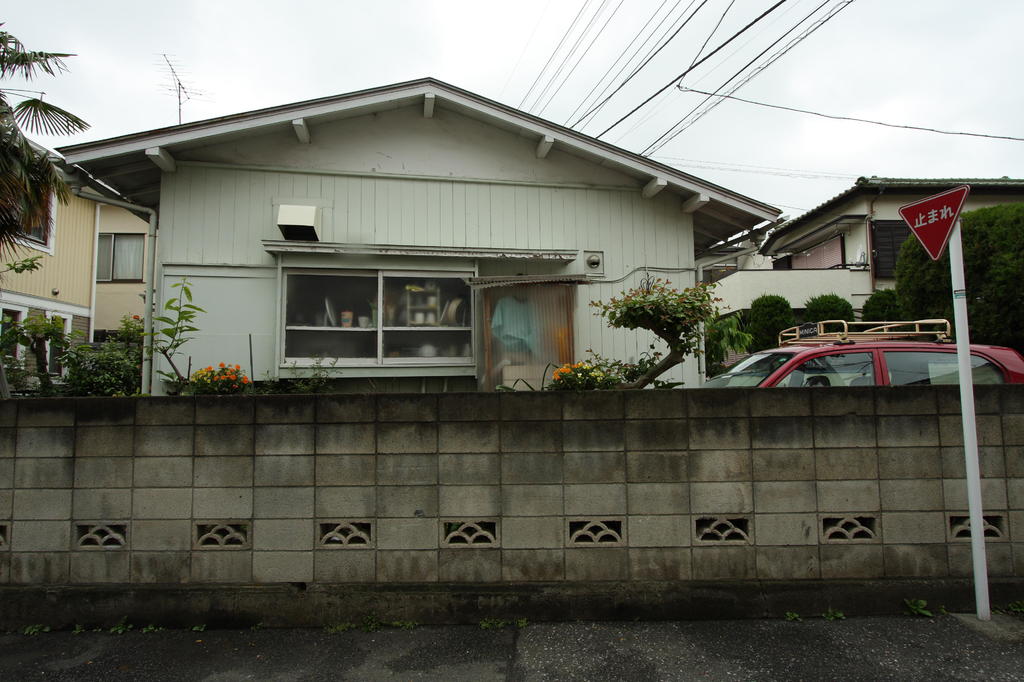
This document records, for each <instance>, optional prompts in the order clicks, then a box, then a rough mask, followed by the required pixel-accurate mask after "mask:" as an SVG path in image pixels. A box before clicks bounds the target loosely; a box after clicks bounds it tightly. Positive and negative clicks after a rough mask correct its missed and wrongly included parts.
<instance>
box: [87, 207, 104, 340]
mask: <svg viewBox="0 0 1024 682" xmlns="http://www.w3.org/2000/svg"><path fill="white" fill-rule="evenodd" d="M101 208H102V207H101V206H100V205H99V203H97V204H96V218H95V221H94V223H95V226H94V227H93V235H92V281H91V282H90V287H89V291H90V292H91V293H90V296H89V343H92V342H93V341H95V340H96V267H97V263H96V260H97V258H98V257H99V254H100V209H101Z"/></svg>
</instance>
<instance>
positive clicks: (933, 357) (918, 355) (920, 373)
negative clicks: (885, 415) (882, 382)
mask: <svg viewBox="0 0 1024 682" xmlns="http://www.w3.org/2000/svg"><path fill="white" fill-rule="evenodd" d="M885 364H886V365H887V366H888V368H889V383H890V384H891V385H893V386H928V385H937V384H958V383H960V382H959V372H958V369H957V358H956V353H940V352H938V351H886V352H885ZM971 373H972V375H973V378H974V383H976V384H1001V383H1003V382H1004V379H1003V373H1002V371H1001V370H1000V369H999V368H998V367H996V366H995V365H994V364H992V363H991V362H989V361H988V360H986V359H985V358H983V357H981V356H978V355H972V356H971Z"/></svg>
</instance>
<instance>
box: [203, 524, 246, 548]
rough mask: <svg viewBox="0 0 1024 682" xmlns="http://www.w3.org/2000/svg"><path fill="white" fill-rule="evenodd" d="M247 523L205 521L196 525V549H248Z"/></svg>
mask: <svg viewBox="0 0 1024 682" xmlns="http://www.w3.org/2000/svg"><path fill="white" fill-rule="evenodd" d="M249 538H250V534H249V523H248V522H240V521H206V522H199V523H196V534H195V548H196V549H248V548H249V542H250V539H249Z"/></svg>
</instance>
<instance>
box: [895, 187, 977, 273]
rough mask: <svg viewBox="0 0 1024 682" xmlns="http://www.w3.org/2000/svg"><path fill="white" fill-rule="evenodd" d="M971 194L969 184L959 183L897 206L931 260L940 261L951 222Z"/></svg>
mask: <svg viewBox="0 0 1024 682" xmlns="http://www.w3.org/2000/svg"><path fill="white" fill-rule="evenodd" d="M970 193H971V187H970V185H960V186H959V187H954V188H953V189H950V190H946V191H945V192H941V193H939V194H933V195H932V196H930V197H928V198H927V199H921V200H919V201H915V202H914V203H912V204H907V205H906V206H902V207H900V215H901V216H903V220H905V221H906V223H907V225H908V226H910V231H911V232H913V233H914V236H915V237H917V241H919V242H921V246H923V247H924V250H925V251H927V252H928V255H929V256H931V258H932V260H939V258H940V257H941V256H942V252H943V251H945V249H946V244H947V243H948V242H949V235H950V234H952V232H953V224H954V223H955V222H956V219H957V217H959V215H960V209H961V208H963V206H964V201H965V200H966V199H967V195H968V194H970Z"/></svg>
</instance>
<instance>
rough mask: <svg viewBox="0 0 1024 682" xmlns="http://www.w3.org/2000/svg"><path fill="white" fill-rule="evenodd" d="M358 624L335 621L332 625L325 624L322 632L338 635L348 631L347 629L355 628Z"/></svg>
mask: <svg viewBox="0 0 1024 682" xmlns="http://www.w3.org/2000/svg"><path fill="white" fill-rule="evenodd" d="M357 627H359V626H358V625H356V624H355V623H335V624H334V625H325V626H324V632H326V633H327V634H329V635H338V634H341V633H342V632H348V631H349V630H355V629H356V628H357Z"/></svg>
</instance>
